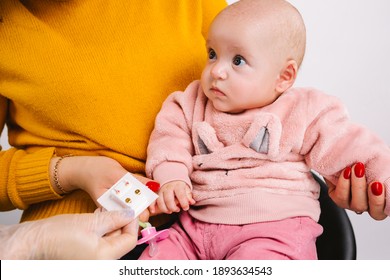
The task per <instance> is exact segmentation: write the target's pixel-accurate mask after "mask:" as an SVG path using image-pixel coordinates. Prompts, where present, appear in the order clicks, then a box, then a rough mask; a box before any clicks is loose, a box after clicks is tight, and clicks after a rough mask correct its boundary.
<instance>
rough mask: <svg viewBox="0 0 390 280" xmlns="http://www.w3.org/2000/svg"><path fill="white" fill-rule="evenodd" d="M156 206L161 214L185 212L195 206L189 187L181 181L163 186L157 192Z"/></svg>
mask: <svg viewBox="0 0 390 280" xmlns="http://www.w3.org/2000/svg"><path fill="white" fill-rule="evenodd" d="M158 195H159V197H158V198H157V206H158V208H159V210H160V211H162V212H163V213H167V214H171V213H172V212H179V211H180V208H181V209H183V210H184V211H187V210H188V209H189V208H190V205H193V204H195V200H194V199H193V198H192V193H191V189H190V187H189V186H188V185H187V184H186V183H184V182H183V181H172V182H169V183H166V184H165V185H163V186H162V187H161V188H160V190H159V191H158Z"/></svg>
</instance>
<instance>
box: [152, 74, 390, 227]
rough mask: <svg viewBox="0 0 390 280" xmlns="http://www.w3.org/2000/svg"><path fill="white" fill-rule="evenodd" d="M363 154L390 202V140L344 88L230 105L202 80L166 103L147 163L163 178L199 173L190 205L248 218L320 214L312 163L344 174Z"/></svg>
mask: <svg viewBox="0 0 390 280" xmlns="http://www.w3.org/2000/svg"><path fill="white" fill-rule="evenodd" d="M358 161H361V162H363V163H364V164H365V165H366V175H367V179H368V182H371V181H373V180H378V181H380V182H384V183H385V187H386V193H387V200H388V201H389V197H390V149H389V147H388V146H387V145H386V144H385V143H384V142H383V141H381V140H380V139H379V138H378V137H377V136H375V135H374V134H372V133H371V132H369V131H368V130H367V129H366V128H364V127H363V126H360V125H357V124H354V123H352V122H351V121H350V120H349V117H348V114H347V111H346V109H345V108H344V107H343V105H342V104H341V103H340V102H339V101H338V100H337V99H336V98H335V97H332V96H329V95H326V94H324V93H322V92H320V91H318V90H315V89H309V88H294V89H290V90H288V91H287V92H285V93H284V94H282V95H281V96H280V97H279V99H278V100H276V101H275V102H274V103H273V104H271V105H268V106H266V107H263V108H259V109H252V110H247V111H245V112H244V113H241V114H227V113H223V112H219V111H216V110H215V109H214V108H213V106H212V104H211V103H210V102H208V100H207V98H206V96H205V95H204V94H203V92H202V90H201V88H200V84H199V81H195V82H193V83H191V84H190V85H189V86H188V87H187V89H186V90H185V91H184V92H175V93H173V94H171V95H170V96H169V98H168V99H167V100H166V102H165V103H164V104H163V107H162V109H161V112H160V113H159V115H158V117H157V119H156V124H155V130H154V131H153V133H152V135H151V139H150V143H149V147H148V160H147V165H146V171H147V175H149V176H152V175H153V176H154V179H155V180H157V181H160V179H161V180H163V182H162V183H164V182H167V181H172V180H183V181H185V182H187V183H189V184H190V180H189V179H191V182H192V187H193V195H194V198H195V200H196V201H197V204H196V205H195V207H193V208H192V209H191V210H190V213H191V215H193V216H194V217H196V218H197V219H199V220H202V221H205V222H214V223H225V224H240V223H241V224H242V223H252V222H261V221H270V220H279V219H284V218H288V217H294V216H309V217H311V218H313V219H314V220H318V217H319V213H320V209H319V204H318V201H317V198H318V192H319V187H318V185H317V183H316V182H315V181H314V180H313V178H312V176H311V174H310V170H311V169H314V170H316V171H318V172H319V173H320V174H321V175H323V176H324V177H326V178H327V179H329V180H331V181H332V182H333V183H336V182H337V179H338V177H339V175H340V173H341V171H342V170H343V169H344V168H345V167H346V166H350V165H352V164H354V163H356V162H358ZM171 163H172V166H171V167H170V164H171ZM178 163H179V164H180V165H179V166H180V168H179V170H178V169H177V168H176V167H177V166H178ZM184 167H186V168H184ZM159 169H160V171H159ZM174 169H175V171H174ZM386 213H387V215H389V214H390V203H388V205H387V208H386Z"/></svg>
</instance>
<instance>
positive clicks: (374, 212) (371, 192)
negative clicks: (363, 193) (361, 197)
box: [368, 182, 387, 220]
mask: <svg viewBox="0 0 390 280" xmlns="http://www.w3.org/2000/svg"><path fill="white" fill-rule="evenodd" d="M368 203H369V209H368V213H369V214H370V216H371V217H372V218H373V219H375V220H384V219H385V218H386V217H387V215H386V214H385V212H384V209H385V206H386V200H385V192H384V188H383V185H382V183H380V182H372V183H371V184H370V186H369V188H368Z"/></svg>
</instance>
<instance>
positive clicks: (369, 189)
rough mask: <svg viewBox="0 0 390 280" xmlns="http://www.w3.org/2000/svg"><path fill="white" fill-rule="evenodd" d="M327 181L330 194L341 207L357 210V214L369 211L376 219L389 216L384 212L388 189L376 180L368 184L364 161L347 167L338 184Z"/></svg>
mask: <svg viewBox="0 0 390 280" xmlns="http://www.w3.org/2000/svg"><path fill="white" fill-rule="evenodd" d="M326 183H327V184H328V188H329V190H328V193H329V196H330V197H331V198H332V200H333V201H334V202H335V203H336V204H337V205H338V206H339V207H341V208H344V209H349V210H352V211H355V212H356V213H357V214H361V213H363V212H365V211H367V212H368V213H369V214H370V216H371V217H372V218H373V219H375V220H383V219H385V218H386V217H387V215H386V214H385V213H384V209H385V206H386V200H385V191H386V190H385V188H384V187H383V185H382V183H381V182H376V181H374V182H371V183H370V184H369V185H367V181H366V177H365V167H364V165H363V164H362V163H360V162H359V163H356V164H355V165H353V166H352V167H347V168H345V169H344V171H343V173H342V175H341V176H340V177H339V180H338V182H337V186H334V185H333V184H332V183H330V182H329V181H327V180H326Z"/></svg>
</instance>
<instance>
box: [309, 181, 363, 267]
mask: <svg viewBox="0 0 390 280" xmlns="http://www.w3.org/2000/svg"><path fill="white" fill-rule="evenodd" d="M313 177H314V178H315V179H316V181H317V182H318V183H319V184H320V187H321V193H320V199H319V200H320V205H321V215H320V220H319V223H320V224H321V225H322V227H323V228H324V232H323V234H322V235H321V236H319V237H318V239H317V243H316V245H317V254H318V259H319V260H356V240H355V234H354V231H353V227H352V224H351V221H350V220H349V217H348V215H347V213H346V211H345V209H342V208H340V207H338V206H337V205H336V204H335V203H334V202H333V200H332V199H331V198H330V197H329V195H328V187H327V185H326V183H325V181H324V180H323V179H322V178H320V177H319V176H318V175H316V174H314V173H313Z"/></svg>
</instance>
